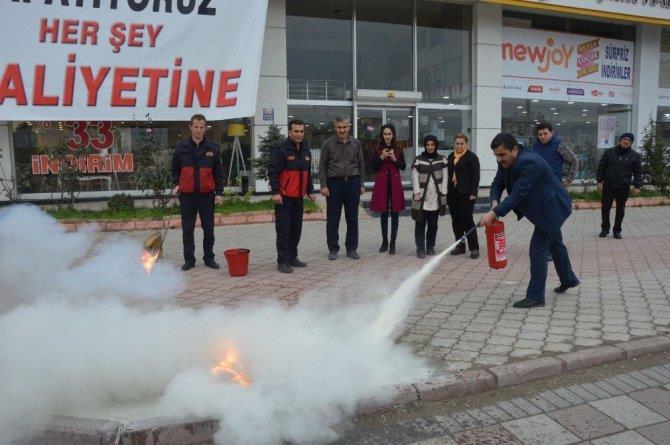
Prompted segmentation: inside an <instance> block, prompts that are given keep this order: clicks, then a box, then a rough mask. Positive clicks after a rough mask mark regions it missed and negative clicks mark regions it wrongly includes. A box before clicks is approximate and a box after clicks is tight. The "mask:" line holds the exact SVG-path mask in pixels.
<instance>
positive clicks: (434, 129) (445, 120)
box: [417, 109, 471, 155]
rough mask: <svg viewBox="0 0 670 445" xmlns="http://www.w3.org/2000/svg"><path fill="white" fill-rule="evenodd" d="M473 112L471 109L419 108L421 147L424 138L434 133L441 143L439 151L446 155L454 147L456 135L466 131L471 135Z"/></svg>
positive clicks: (418, 150) (420, 148) (420, 149)
mask: <svg viewBox="0 0 670 445" xmlns="http://www.w3.org/2000/svg"><path fill="white" fill-rule="evenodd" d="M470 116H471V112H470V111H469V110H425V109H420V110H419V147H417V153H420V152H422V151H423V138H424V137H425V136H426V135H428V134H432V135H433V136H435V137H436V138H437V140H438V141H439V143H440V145H439V148H438V151H439V152H440V153H442V154H444V155H446V154H447V153H448V152H449V151H451V150H453V149H454V136H456V135H457V134H458V133H465V134H466V135H468V138H469V137H470V136H471V128H470V126H471V117H470Z"/></svg>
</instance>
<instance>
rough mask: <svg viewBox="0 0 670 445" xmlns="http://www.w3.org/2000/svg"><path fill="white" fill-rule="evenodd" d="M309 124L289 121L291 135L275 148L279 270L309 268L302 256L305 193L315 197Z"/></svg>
mask: <svg viewBox="0 0 670 445" xmlns="http://www.w3.org/2000/svg"><path fill="white" fill-rule="evenodd" d="M304 138H305V123H304V122H302V121H300V120H298V119H294V120H292V121H290V122H289V123H288V138H287V139H285V140H284V141H283V142H282V143H281V144H279V145H278V146H276V147H275V148H274V149H272V152H271V154H270V163H269V165H268V178H269V179H270V188H271V189H272V200H273V201H274V203H275V230H276V232H277V270H279V272H282V273H293V268H294V267H306V266H307V264H305V263H303V262H302V261H300V260H299V259H298V243H300V235H301V233H302V212H303V205H302V199H303V196H305V195H307V196H308V197H309V198H310V199H311V195H310V194H311V193H312V192H313V186H312V180H311V162H312V155H311V153H310V150H309V146H308V145H307V143H306V142H304Z"/></svg>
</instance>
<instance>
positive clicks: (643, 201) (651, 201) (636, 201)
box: [572, 196, 670, 210]
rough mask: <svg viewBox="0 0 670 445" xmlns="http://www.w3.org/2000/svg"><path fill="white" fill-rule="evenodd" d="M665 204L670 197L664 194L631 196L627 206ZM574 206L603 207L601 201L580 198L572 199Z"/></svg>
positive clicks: (585, 207)
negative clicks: (640, 196) (644, 196)
mask: <svg viewBox="0 0 670 445" xmlns="http://www.w3.org/2000/svg"><path fill="white" fill-rule="evenodd" d="M665 205H670V198H666V197H664V196H652V197H649V198H634V197H631V198H628V201H626V207H655V206H665ZM613 207H616V206H613ZM572 208H573V209H574V210H587V209H600V208H602V203H601V202H600V201H584V200H581V199H580V200H574V201H572Z"/></svg>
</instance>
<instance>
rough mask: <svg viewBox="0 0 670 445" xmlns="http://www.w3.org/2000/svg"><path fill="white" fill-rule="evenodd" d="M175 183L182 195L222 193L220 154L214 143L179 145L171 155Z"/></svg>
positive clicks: (191, 141)
mask: <svg viewBox="0 0 670 445" xmlns="http://www.w3.org/2000/svg"><path fill="white" fill-rule="evenodd" d="M171 170H172V183H173V184H175V185H179V193H183V194H192V193H193V194H205V195H207V194H212V193H216V194H217V195H220V194H221V193H223V169H222V167H221V152H220V150H219V146H218V145H217V144H215V143H214V142H211V141H208V140H206V139H203V140H202V141H200V143H199V144H196V143H195V141H193V139H191V138H189V139H185V140H183V141H179V142H177V145H176V146H175V149H174V154H173V155H172V169H171Z"/></svg>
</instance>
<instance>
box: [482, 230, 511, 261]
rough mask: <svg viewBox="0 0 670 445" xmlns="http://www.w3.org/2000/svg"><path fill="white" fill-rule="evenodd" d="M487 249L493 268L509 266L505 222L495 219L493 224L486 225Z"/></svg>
mask: <svg viewBox="0 0 670 445" xmlns="http://www.w3.org/2000/svg"><path fill="white" fill-rule="evenodd" d="M486 250H487V254H488V257H489V266H490V267H491V268H492V269H503V268H504V267H505V266H507V245H506V244H505V224H504V223H503V222H502V221H498V220H494V221H493V222H492V223H491V225H488V226H486Z"/></svg>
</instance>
